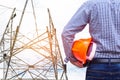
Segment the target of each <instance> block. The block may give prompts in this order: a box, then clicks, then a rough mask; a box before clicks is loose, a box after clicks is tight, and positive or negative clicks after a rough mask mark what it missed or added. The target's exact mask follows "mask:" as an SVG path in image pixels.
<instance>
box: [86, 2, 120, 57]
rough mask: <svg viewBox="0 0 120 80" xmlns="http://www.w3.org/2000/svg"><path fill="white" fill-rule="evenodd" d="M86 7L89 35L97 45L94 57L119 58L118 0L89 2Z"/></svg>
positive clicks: (119, 8) (119, 3)
mask: <svg viewBox="0 0 120 80" xmlns="http://www.w3.org/2000/svg"><path fill="white" fill-rule="evenodd" d="M87 5H88V6H90V12H89V14H90V20H89V23H90V34H91V36H92V38H93V40H94V41H95V42H96V43H97V50H96V55H95V57H99V58H100V57H102V58H103V57H107V58H108V57H109V58H110V57H112V58H113V57H114V58H116V57H120V56H118V55H117V54H118V53H120V0H89V1H88V3H87ZM110 54H111V55H110Z"/></svg>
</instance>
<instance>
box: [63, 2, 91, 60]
mask: <svg viewBox="0 0 120 80" xmlns="http://www.w3.org/2000/svg"><path fill="white" fill-rule="evenodd" d="M89 14H90V10H89V4H88V3H84V4H83V5H82V6H81V7H80V8H79V9H78V10H77V12H76V13H75V14H74V15H73V16H72V18H71V19H70V21H69V22H68V23H67V25H66V26H65V27H64V29H63V32H62V34H61V37H62V41H63V48H64V52H65V55H66V58H65V62H68V61H69V60H70V59H71V60H72V61H76V58H75V57H74V56H73V54H72V51H71V48H72V44H73V40H74V37H75V34H76V33H78V32H80V31H82V30H83V29H84V27H85V26H86V25H87V23H88V22H89Z"/></svg>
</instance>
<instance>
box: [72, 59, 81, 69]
mask: <svg viewBox="0 0 120 80" xmlns="http://www.w3.org/2000/svg"><path fill="white" fill-rule="evenodd" d="M70 62H71V63H72V64H73V65H75V66H77V67H79V68H83V63H82V62H80V61H72V60H70Z"/></svg>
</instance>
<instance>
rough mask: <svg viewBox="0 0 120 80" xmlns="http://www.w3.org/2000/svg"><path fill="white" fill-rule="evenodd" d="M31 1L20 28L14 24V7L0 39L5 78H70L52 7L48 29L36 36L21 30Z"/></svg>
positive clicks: (63, 79) (40, 79) (2, 68)
mask: <svg viewBox="0 0 120 80" xmlns="http://www.w3.org/2000/svg"><path fill="white" fill-rule="evenodd" d="M27 2H28V0H26V3H25V7H24V9H23V12H22V15H21V19H20V23H19V25H18V26H17V27H16V29H13V27H12V24H13V20H14V17H15V15H16V13H15V9H14V10H13V12H12V14H11V17H10V19H9V21H8V24H7V26H6V29H5V30H4V33H3V35H2V38H1V40H0V66H1V67H0V69H1V70H2V72H3V79H2V80H49V79H51V80H67V74H66V67H65V64H64V63H63V59H62V56H61V52H60V47H59V44H58V40H57V36H56V29H55V28H54V24H53V21H52V18H51V15H50V11H49V9H48V14H49V25H48V26H47V27H46V30H45V31H43V32H42V33H41V34H37V35H36V36H34V38H30V37H29V36H27V35H24V34H22V33H20V32H19V29H20V28H19V27H20V26H21V23H22V19H23V15H24V12H25V8H26V6H27ZM36 32H37V28H36ZM37 33H38V32H37ZM26 58H27V59H26Z"/></svg>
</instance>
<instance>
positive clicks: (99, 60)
mask: <svg viewBox="0 0 120 80" xmlns="http://www.w3.org/2000/svg"><path fill="white" fill-rule="evenodd" d="M91 63H92V64H96V63H120V58H94V59H93V60H92V61H91Z"/></svg>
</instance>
